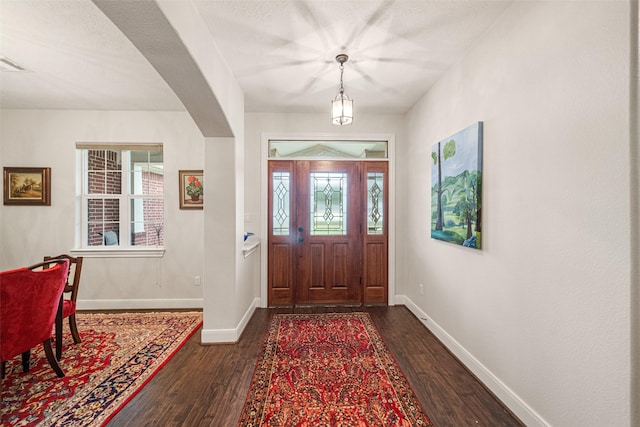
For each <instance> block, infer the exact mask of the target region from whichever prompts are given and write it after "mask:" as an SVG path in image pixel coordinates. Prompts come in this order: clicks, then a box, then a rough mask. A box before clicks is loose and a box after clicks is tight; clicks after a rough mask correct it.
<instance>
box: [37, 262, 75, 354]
mask: <svg viewBox="0 0 640 427" xmlns="http://www.w3.org/2000/svg"><path fill="white" fill-rule="evenodd" d="M54 259H66V260H69V274H68V275H67V282H66V283H65V286H64V294H65V296H64V297H63V301H62V317H60V318H59V319H57V321H56V357H57V358H58V360H60V357H61V356H62V319H64V318H66V317H68V318H69V329H71V335H72V336H73V342H74V343H75V344H79V343H81V342H82V339H81V338H80V334H79V333H78V325H77V324H76V300H77V299H78V289H79V288H80V273H82V257H81V256H79V257H75V258H74V257H72V256H69V255H65V254H63V255H58V256H55V257H52V256H46V257H44V261H45V262H47V261H51V260H54ZM67 295H68V297H67Z"/></svg>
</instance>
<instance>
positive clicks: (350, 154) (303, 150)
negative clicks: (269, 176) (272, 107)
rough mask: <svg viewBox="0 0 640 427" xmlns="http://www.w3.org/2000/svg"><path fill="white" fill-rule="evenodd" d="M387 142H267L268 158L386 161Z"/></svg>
mask: <svg viewBox="0 0 640 427" xmlns="http://www.w3.org/2000/svg"><path fill="white" fill-rule="evenodd" d="M387 156H388V152H387V141H358V140H350V141H340V140H336V141H326V140H325V141H321V140H317V141H316V140H269V158H270V159H276V158H289V159H293V158H295V159H386V158H387Z"/></svg>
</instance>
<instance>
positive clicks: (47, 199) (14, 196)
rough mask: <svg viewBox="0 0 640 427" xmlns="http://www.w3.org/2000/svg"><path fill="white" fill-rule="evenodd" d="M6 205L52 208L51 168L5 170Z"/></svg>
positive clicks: (7, 168)
mask: <svg viewBox="0 0 640 427" xmlns="http://www.w3.org/2000/svg"><path fill="white" fill-rule="evenodd" d="M4 204H5V205H24V206H28V205H34V206H51V168H10V167H5V168H4Z"/></svg>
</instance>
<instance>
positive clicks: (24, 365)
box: [22, 350, 31, 372]
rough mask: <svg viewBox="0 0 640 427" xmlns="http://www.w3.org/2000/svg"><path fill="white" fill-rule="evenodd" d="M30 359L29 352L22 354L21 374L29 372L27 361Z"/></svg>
mask: <svg viewBox="0 0 640 427" xmlns="http://www.w3.org/2000/svg"><path fill="white" fill-rule="evenodd" d="M30 359H31V350H27V351H25V352H24V353H22V372H29V360H30Z"/></svg>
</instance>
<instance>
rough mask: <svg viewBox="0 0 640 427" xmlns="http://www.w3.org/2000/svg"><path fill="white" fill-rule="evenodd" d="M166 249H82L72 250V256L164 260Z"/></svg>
mask: <svg viewBox="0 0 640 427" xmlns="http://www.w3.org/2000/svg"><path fill="white" fill-rule="evenodd" d="M164 252H165V249H164V248H163V247H157V248H117V249H106V248H104V247H98V248H81V249H72V250H71V255H72V256H82V257H85V258H162V257H163V256H164Z"/></svg>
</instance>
